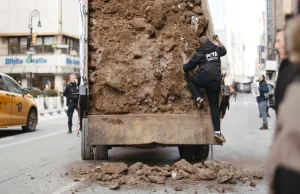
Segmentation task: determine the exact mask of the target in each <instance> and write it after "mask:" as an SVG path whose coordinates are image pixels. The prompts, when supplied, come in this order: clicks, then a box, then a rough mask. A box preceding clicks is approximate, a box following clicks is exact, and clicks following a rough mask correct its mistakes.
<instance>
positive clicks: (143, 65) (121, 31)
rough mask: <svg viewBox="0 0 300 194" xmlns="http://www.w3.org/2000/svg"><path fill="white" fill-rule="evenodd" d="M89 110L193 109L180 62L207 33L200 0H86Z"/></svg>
mask: <svg viewBox="0 0 300 194" xmlns="http://www.w3.org/2000/svg"><path fill="white" fill-rule="evenodd" d="M89 7H90V9H89V25H88V31H89V62H88V65H89V85H90V104H89V107H90V109H89V110H90V114H96V115H97V114H129V113H132V114H138V113H161V114H164V113H174V114H193V113H194V112H196V111H197V109H196V107H195V102H194V101H193V99H192V97H191V94H190V92H189V90H188V88H187V84H186V81H185V79H184V75H183V70H182V67H183V64H184V63H185V62H186V61H187V59H189V58H190V57H191V56H192V54H193V53H194V52H195V49H196V48H198V46H199V45H198V36H200V35H203V34H205V33H206V30H207V26H208V23H209V22H210V21H208V19H206V18H207V16H205V15H203V9H204V8H202V5H201V0H91V1H90V4H89Z"/></svg>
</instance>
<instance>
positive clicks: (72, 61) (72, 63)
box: [66, 58, 80, 65]
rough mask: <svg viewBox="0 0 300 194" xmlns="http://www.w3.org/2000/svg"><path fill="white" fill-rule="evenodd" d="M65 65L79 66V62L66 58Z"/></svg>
mask: <svg viewBox="0 0 300 194" xmlns="http://www.w3.org/2000/svg"><path fill="white" fill-rule="evenodd" d="M66 63H67V65H79V64H80V61H79V60H78V59H70V58H66Z"/></svg>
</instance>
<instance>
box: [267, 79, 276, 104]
mask: <svg viewBox="0 0 300 194" xmlns="http://www.w3.org/2000/svg"><path fill="white" fill-rule="evenodd" d="M268 86H269V107H270V108H273V109H275V96H274V94H275V89H274V86H273V85H271V84H268Z"/></svg>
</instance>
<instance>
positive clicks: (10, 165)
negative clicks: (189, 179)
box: [0, 94, 275, 194]
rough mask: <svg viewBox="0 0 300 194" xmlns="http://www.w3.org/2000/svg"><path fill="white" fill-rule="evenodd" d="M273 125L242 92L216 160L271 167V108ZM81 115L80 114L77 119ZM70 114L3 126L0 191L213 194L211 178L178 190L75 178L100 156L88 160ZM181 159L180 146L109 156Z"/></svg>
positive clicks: (246, 188)
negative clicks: (28, 125) (33, 125)
mask: <svg viewBox="0 0 300 194" xmlns="http://www.w3.org/2000/svg"><path fill="white" fill-rule="evenodd" d="M270 115H271V118H269V119H268V122H269V130H264V131H260V130H259V127H261V125H262V119H261V118H258V106H257V103H256V101H255V98H254V97H253V96H252V95H251V94H242V95H241V96H240V97H238V98H237V102H234V101H233V99H232V100H231V107H230V110H229V111H228V112H227V115H226V117H225V119H224V120H223V121H222V130H223V134H224V136H225V137H226V140H227V143H226V144H224V146H214V159H215V160H220V161H227V162H229V163H231V164H233V165H235V166H237V167H241V168H244V169H249V170H258V171H263V172H265V168H264V167H265V166H266V164H265V162H266V159H267V156H268V150H269V148H270V144H271V141H272V138H273V134H274V128H275V126H274V124H275V113H274V111H273V110H271V109H270ZM75 122H77V117H74V123H75ZM66 132H67V117H66V115H61V116H60V115H58V116H47V118H43V117H40V121H39V124H38V126H37V130H36V131H35V132H32V133H22V132H21V130H20V127H14V128H9V129H1V130H0V155H1V157H0V164H1V174H0V193H3V194H4V193H5V194H10V193H11V194H17V193H22V194H25V193H26V194H27V193H28V194H31V193H34V194H39V193H55V194H60V193H72V192H75V193H153V192H155V193H165V190H167V193H195V192H196V191H197V193H211V192H210V191H209V190H208V188H207V187H208V185H209V183H208V182H204V181H202V182H201V183H200V184H192V185H188V184H187V185H182V187H183V191H181V192H176V191H175V190H174V187H173V186H172V185H171V184H170V185H168V184H167V185H151V186H150V187H140V188H139V187H130V186H122V187H121V188H120V190H118V191H111V190H109V188H106V187H101V186H99V185H96V184H92V183H87V182H85V181H84V180H81V181H79V182H74V181H73V178H72V177H70V176H66V175H65V173H66V172H69V171H70V170H71V168H76V169H79V168H91V167H95V166H97V165H100V161H96V164H94V161H83V160H81V156H80V141H81V138H79V137H77V134H76V129H75V126H73V133H72V134H71V135H70V134H67V133H66ZM210 157H211V156H209V158H210ZM178 159H179V154H178V149H177V148H151V149H150V148H148V149H139V148H113V149H112V150H110V151H109V161H118V162H120V161H121V162H126V163H128V164H132V163H134V162H138V161H140V162H144V163H146V164H149V165H160V164H173V163H174V162H175V161H177V160H178ZM234 188H235V191H234V192H233V193H255V194H263V193H267V179H266V177H265V178H264V179H263V180H262V181H258V183H257V185H256V187H250V185H249V184H242V183H238V184H237V185H236V186H235V187H234Z"/></svg>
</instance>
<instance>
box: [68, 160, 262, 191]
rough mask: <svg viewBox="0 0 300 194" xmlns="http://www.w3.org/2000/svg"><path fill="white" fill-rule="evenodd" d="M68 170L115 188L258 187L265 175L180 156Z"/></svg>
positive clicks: (89, 180)
mask: <svg viewBox="0 0 300 194" xmlns="http://www.w3.org/2000/svg"><path fill="white" fill-rule="evenodd" d="M68 174H71V175H72V176H73V177H74V181H78V180H85V181H88V182H92V183H95V182H96V183H99V184H100V185H103V186H106V187H109V188H110V189H112V190H115V189H120V187H121V185H131V186H133V185H137V186H149V185H150V184H169V185H170V184H171V185H172V184H174V183H175V184H176V183H179V182H178V181H181V182H184V181H191V182H199V181H213V182H214V183H213V185H211V186H210V187H211V188H210V189H213V190H217V191H218V192H224V191H226V190H230V189H234V185H236V184H237V182H238V181H239V182H241V183H248V186H249V187H250V186H252V187H255V184H256V183H255V181H257V180H258V179H263V177H264V175H263V173H262V172H256V171H254V172H249V171H245V170H243V169H238V168H236V167H234V166H233V165H231V164H229V163H227V162H224V161H222V162H221V161H212V160H209V161H204V162H201V163H196V164H190V163H189V162H187V161H186V160H180V161H178V162H176V163H175V164H174V165H173V166H169V165H165V166H160V167H158V166H152V167H150V166H148V165H146V164H143V163H140V162H137V163H135V164H133V165H131V166H128V165H127V164H125V163H108V162H103V163H102V164H101V165H100V166H97V167H96V168H95V169H90V170H76V169H72V170H71V172H70V173H68ZM224 184H225V185H224ZM226 188H227V189H226ZM175 189H176V188H175Z"/></svg>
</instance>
